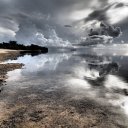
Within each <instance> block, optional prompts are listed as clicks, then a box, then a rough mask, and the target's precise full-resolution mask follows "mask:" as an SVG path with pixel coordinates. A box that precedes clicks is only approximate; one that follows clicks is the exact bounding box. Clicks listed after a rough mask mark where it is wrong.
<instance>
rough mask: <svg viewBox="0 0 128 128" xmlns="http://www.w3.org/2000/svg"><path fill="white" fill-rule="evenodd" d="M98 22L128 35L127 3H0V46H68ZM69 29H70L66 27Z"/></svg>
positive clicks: (53, 0) (71, 0)
mask: <svg viewBox="0 0 128 128" xmlns="http://www.w3.org/2000/svg"><path fill="white" fill-rule="evenodd" d="M100 21H104V22H105V23H107V24H112V25H120V26H121V28H122V29H124V31H127V28H126V26H127V24H128V23H127V21H128V2H127V1H126V0H79V1H78V0H0V42H2V41H8V40H17V41H18V42H19V43H25V44H29V43H36V44H41V45H50V46H54V45H59V46H60V45H63V46H66V45H69V44H70V42H71V43H74V42H75V41H76V40H78V39H79V38H80V37H81V36H83V35H84V34H85V33H86V30H88V29H90V27H91V26H98V24H99V23H100ZM65 26H70V27H65Z"/></svg>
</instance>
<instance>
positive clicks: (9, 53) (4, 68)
mask: <svg viewBox="0 0 128 128" xmlns="http://www.w3.org/2000/svg"><path fill="white" fill-rule="evenodd" d="M19 55H20V52H19V51H16V50H9V49H0V84H1V83H2V82H3V81H5V80H6V78H7V76H6V74H7V72H8V71H12V70H14V69H19V68H22V66H23V64H18V63H15V64H13V63H9V64H2V63H1V62H3V61H5V60H8V59H15V58H17V56H19Z"/></svg>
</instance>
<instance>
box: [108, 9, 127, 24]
mask: <svg viewBox="0 0 128 128" xmlns="http://www.w3.org/2000/svg"><path fill="white" fill-rule="evenodd" d="M107 17H108V20H109V22H110V23H111V24H116V23H118V22H120V21H122V20H124V19H125V18H127V17H128V7H127V6H125V7H121V8H111V9H109V10H108V11H107Z"/></svg>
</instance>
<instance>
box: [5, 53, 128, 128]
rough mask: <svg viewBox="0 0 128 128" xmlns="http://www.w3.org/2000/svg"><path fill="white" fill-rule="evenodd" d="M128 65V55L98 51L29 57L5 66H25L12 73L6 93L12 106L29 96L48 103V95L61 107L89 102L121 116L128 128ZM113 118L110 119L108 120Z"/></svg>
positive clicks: (10, 73) (9, 74)
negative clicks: (17, 64)
mask: <svg viewBox="0 0 128 128" xmlns="http://www.w3.org/2000/svg"><path fill="white" fill-rule="evenodd" d="M116 52H118V51H116ZM120 52H121V51H120ZM98 53H99V52H98ZM127 61H128V56H126V55H125V56H123V55H122V54H121V55H119V54H118V55H115V54H114V56H113V55H109V54H104V55H101V53H100V55H99V54H97V51H95V50H91V52H90V53H89V52H87V53H86V52H83V53H80V52H77V51H75V52H73V53H57V54H55V53H54V54H45V55H38V56H30V55H25V56H24V57H19V58H18V59H17V60H13V61H12V60H10V61H7V62H5V63H10V62H11V63H12V62H13V63H24V64H25V66H24V68H23V69H18V70H14V71H11V72H9V73H8V76H9V77H8V79H7V85H6V86H4V90H3V93H4V95H6V100H7V101H9V102H14V101H15V102H16V101H17V100H16V99H17V98H20V97H22V98H23V97H28V96H34V97H36V96H42V97H41V98H42V100H44V99H43V97H45V95H46V97H45V98H46V99H47V98H48V97H49V98H50V102H51V100H52V102H54V101H56V102H57V103H59V102H64V103H65V102H66V103H69V101H70V102H71V101H74V100H76V101H78V100H82V99H84V102H85V101H86V100H89V101H91V102H94V103H97V104H98V105H100V106H103V108H104V107H105V108H107V109H108V110H109V111H111V112H112V113H115V114H116V115H118V116H119V115H120V118H119V117H118V118H119V119H118V120H117V122H118V123H119V124H120V125H122V126H123V125H125V126H128V124H127V121H128V120H127V119H128V74H127V70H128V68H127ZM26 90H27V91H28V92H31V93H28V92H27V93H26ZM30 90H31V91H30ZM22 91H23V92H22ZM14 97H15V98H14ZM3 98H4V96H3ZM49 98H48V100H49ZM85 108H86V107H85ZM113 116H115V115H113ZM123 116H124V117H125V119H124V118H123ZM112 118H113V117H111V116H110V117H108V120H109V119H110V120H111V119H112ZM113 120H116V119H114V118H113ZM119 120H120V121H122V122H120V121H119ZM124 122H125V123H124Z"/></svg>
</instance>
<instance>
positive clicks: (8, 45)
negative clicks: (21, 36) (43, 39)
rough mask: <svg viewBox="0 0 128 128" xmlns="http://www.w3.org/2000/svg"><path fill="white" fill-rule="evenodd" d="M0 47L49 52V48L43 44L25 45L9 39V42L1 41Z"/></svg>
mask: <svg viewBox="0 0 128 128" xmlns="http://www.w3.org/2000/svg"><path fill="white" fill-rule="evenodd" d="M0 48H2V49H12V50H29V51H40V52H48V48H46V47H42V46H39V45H35V44H31V45H28V46H25V45H23V44H18V43H17V41H9V42H8V43H6V42H3V43H0Z"/></svg>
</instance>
